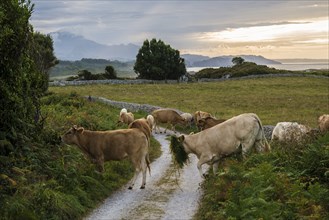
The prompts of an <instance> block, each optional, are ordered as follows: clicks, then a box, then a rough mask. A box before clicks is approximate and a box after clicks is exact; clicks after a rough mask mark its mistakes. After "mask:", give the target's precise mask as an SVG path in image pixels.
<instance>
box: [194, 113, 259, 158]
mask: <svg viewBox="0 0 329 220" xmlns="http://www.w3.org/2000/svg"><path fill="white" fill-rule="evenodd" d="M255 116H257V115H255V114H252V113H246V114H241V115H238V116H235V117H233V118H230V119H228V120H226V121H224V122H223V123H220V124H217V125H215V126H213V127H211V128H208V129H206V130H203V131H201V132H198V133H196V134H194V135H190V137H191V138H190V140H189V141H190V142H191V145H192V144H193V145H196V146H199V147H201V148H207V149H202V150H206V151H208V150H210V151H213V152H216V151H218V150H220V151H222V152H223V153H227V154H230V153H232V152H234V151H235V150H236V148H235V147H236V146H238V145H239V144H240V143H241V142H242V141H244V140H248V139H250V138H251V139H254V140H255V139H258V136H259V132H260V125H259V123H258V121H257V118H258V117H257V118H255ZM232 146H234V147H232Z"/></svg>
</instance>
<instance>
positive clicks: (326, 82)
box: [49, 77, 329, 127]
mask: <svg viewBox="0 0 329 220" xmlns="http://www.w3.org/2000/svg"><path fill="white" fill-rule="evenodd" d="M49 90H50V91H52V92H55V93H64V94H70V93H72V92H77V93H78V94H80V95H82V96H85V95H91V96H100V97H105V98H108V99H111V100H116V101H125V102H134V103H140V104H151V105H157V106H161V107H170V108H176V109H179V110H181V111H185V112H191V113H193V112H195V111H197V110H202V111H207V112H210V113H212V114H213V115H215V116H216V117H217V118H230V117H232V116H234V115H237V114H240V113H245V112H254V113H256V114H258V115H259V117H260V118H261V120H262V122H263V124H265V125H268V124H272V125H275V124H276V123H277V122H279V121H297V122H299V123H303V124H306V125H309V126H312V127H315V126H317V118H318V116H319V115H321V114H324V113H329V79H319V78H309V77H283V78H262V79H245V80H234V81H225V82H207V83H188V84H145V85H85V86H78V87H77V86H66V87H50V88H49Z"/></svg>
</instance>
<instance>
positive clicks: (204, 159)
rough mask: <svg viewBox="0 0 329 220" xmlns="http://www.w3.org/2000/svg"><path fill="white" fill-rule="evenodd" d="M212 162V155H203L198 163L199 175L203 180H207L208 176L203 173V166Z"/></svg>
mask: <svg viewBox="0 0 329 220" xmlns="http://www.w3.org/2000/svg"><path fill="white" fill-rule="evenodd" d="M211 160H212V156H211V155H201V157H200V159H199V161H198V163H197V168H198V170H199V174H200V176H201V178H205V177H206V175H205V174H204V173H203V172H202V165H203V164H205V163H209V162H211Z"/></svg>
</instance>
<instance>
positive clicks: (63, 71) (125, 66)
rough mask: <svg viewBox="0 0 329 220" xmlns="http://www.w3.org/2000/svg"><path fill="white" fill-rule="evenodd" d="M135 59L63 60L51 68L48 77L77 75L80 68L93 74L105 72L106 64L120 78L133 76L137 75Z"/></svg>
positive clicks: (63, 77) (61, 77)
mask: <svg viewBox="0 0 329 220" xmlns="http://www.w3.org/2000/svg"><path fill="white" fill-rule="evenodd" d="M134 64H135V61H129V62H120V61H117V60H115V61H111V60H105V59H86V58H85V59H81V60H78V61H63V60H60V61H59V63H58V64H57V65H56V66H54V67H53V68H51V70H50V73H49V76H50V79H65V78H67V77H68V76H73V75H77V74H78V72H79V71H81V70H88V71H89V72H91V73H93V74H99V73H104V72H105V67H106V66H113V68H114V69H115V71H116V72H117V77H120V78H135V77H136V76H137V75H136V74H135V72H134Z"/></svg>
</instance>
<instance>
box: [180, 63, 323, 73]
mask: <svg viewBox="0 0 329 220" xmlns="http://www.w3.org/2000/svg"><path fill="white" fill-rule="evenodd" d="M267 66H268V67H273V68H275V69H283V70H308V69H327V70H328V69H329V63H282V64H268V65H267ZM205 68H217V67H187V68H186V70H187V72H198V71H200V70H202V69H205Z"/></svg>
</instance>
